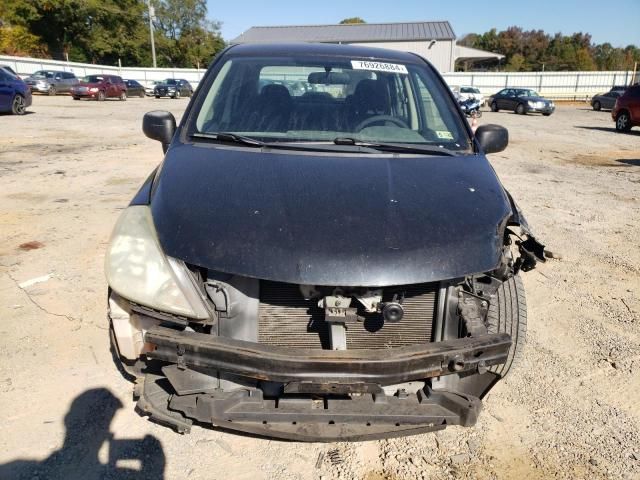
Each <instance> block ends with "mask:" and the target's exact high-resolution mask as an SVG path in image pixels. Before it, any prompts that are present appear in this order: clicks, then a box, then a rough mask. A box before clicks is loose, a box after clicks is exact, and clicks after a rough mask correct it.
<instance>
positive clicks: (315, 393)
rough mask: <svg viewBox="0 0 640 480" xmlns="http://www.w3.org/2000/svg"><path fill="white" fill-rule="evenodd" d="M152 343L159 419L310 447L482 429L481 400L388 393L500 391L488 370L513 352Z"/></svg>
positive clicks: (460, 342)
mask: <svg viewBox="0 0 640 480" xmlns="http://www.w3.org/2000/svg"><path fill="white" fill-rule="evenodd" d="M144 341H145V342H146V343H147V344H151V345H152V350H151V351H149V352H148V353H147V357H148V358H150V359H154V360H157V361H160V362H158V365H160V367H159V368H156V369H155V370H154V371H153V372H152V371H151V370H153V369H150V370H147V372H148V373H147V374H146V375H145V377H144V381H143V382H142V383H141V384H140V388H139V389H138V394H139V395H140V400H139V402H138V408H139V409H140V410H141V411H142V412H144V413H146V414H148V415H150V416H151V417H152V419H154V420H155V421H158V422H160V423H164V424H167V425H170V426H172V427H174V428H175V429H176V430H178V431H180V432H188V431H189V430H190V427H191V424H192V422H193V421H194V420H196V421H201V422H206V423H212V424H214V425H216V426H219V427H223V428H228V429H234V430H240V431H244V432H249V433H253V434H261V435H267V436H272V437H280V438H288V439H294V440H302V441H333V440H337V439H340V440H364V439H372V438H383V437H392V436H401V435H402V436H404V435H410V434H415V433H421V432H425V431H431V430H438V429H442V428H445V426H446V425H463V426H471V425H474V424H475V422H476V420H477V418H478V415H479V413H480V410H481V400H480V398H478V396H476V395H473V394H470V393H465V392H464V391H446V390H437V391H436V390H433V389H432V388H431V386H430V384H429V383H425V384H424V387H422V388H418V389H417V390H415V391H413V392H412V393H407V394H406V395H404V394H403V395H399V394H396V395H388V394H387V393H385V389H384V388H383V387H384V386H385V385H397V384H400V383H402V382H411V381H416V382H420V381H422V382H424V381H425V380H426V379H429V378H433V377H441V376H444V375H450V374H459V375H460V377H467V378H471V377H478V376H480V377H485V376H488V378H489V377H490V378H489V380H487V382H488V383H491V384H492V383H493V382H494V381H495V380H496V379H495V378H494V377H491V375H492V374H491V373H490V372H486V369H487V367H489V366H491V365H496V364H500V363H504V362H505V360H506V358H507V353H508V351H509V348H510V346H511V339H510V337H509V335H506V334H494V335H484V336H481V337H476V338H462V339H456V340H447V341H443V342H435V343H429V344H423V345H416V346H411V347H402V348H394V349H387V350H342V351H330V350H305V349H297V350H296V351H295V352H292V350H291V349H287V348H281V347H273V346H268V345H263V344H257V343H252V342H245V341H240V340H235V339H231V338H224V337H216V336H212V335H206V334H200V333H194V332H184V331H176V330H173V329H169V328H162V327H155V328H153V329H151V330H149V331H148V332H147V333H146V334H145V336H144ZM152 361H153V360H152ZM473 374H480V375H473ZM222 379H227V380H229V379H232V384H233V385H234V386H235V387H233V388H228V386H229V382H228V381H227V383H226V384H225V380H222ZM223 387H224V388H223ZM474 393H475V392H474Z"/></svg>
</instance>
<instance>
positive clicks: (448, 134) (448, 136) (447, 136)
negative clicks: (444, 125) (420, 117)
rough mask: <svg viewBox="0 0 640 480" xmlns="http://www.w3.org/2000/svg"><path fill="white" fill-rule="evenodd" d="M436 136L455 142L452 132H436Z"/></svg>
mask: <svg viewBox="0 0 640 480" xmlns="http://www.w3.org/2000/svg"><path fill="white" fill-rule="evenodd" d="M436 136H437V137H438V138H441V139H443V140H453V135H451V132H447V131H446V130H436Z"/></svg>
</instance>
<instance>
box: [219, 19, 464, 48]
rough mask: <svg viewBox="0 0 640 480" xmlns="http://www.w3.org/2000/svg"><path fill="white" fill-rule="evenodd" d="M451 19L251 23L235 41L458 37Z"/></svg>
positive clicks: (399, 40)
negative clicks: (345, 22) (308, 23)
mask: <svg viewBox="0 0 640 480" xmlns="http://www.w3.org/2000/svg"><path fill="white" fill-rule="evenodd" d="M455 38H456V35H455V33H453V29H452V28H451V25H450V24H449V22H446V21H444V22H407V23H356V24H345V25H291V26H275V27H251V28H250V29H249V30H247V31H246V32H244V33H243V34H242V35H240V36H238V37H236V38H234V39H233V40H232V41H231V43H269V42H327V43H337V42H346V43H349V42H393V41H396V42H401V41H405V42H406V41H415V40H455Z"/></svg>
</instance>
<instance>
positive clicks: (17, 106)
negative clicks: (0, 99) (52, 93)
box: [11, 95, 27, 115]
mask: <svg viewBox="0 0 640 480" xmlns="http://www.w3.org/2000/svg"><path fill="white" fill-rule="evenodd" d="M26 112H27V105H26V102H25V100H24V97H23V96H22V95H16V96H15V97H13V102H11V113H13V114H14V115H24V114H25V113H26Z"/></svg>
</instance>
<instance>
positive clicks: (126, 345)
mask: <svg viewBox="0 0 640 480" xmlns="http://www.w3.org/2000/svg"><path fill="white" fill-rule="evenodd" d="M109 318H110V319H111V325H112V326H113V333H114V336H115V340H116V342H117V344H118V351H119V352H120V355H122V356H123V357H124V358H126V359H128V360H136V359H137V358H138V357H139V356H140V355H141V354H142V353H144V352H145V351H147V350H148V349H150V348H151V347H150V346H149V345H147V344H145V341H144V334H145V332H146V331H147V330H149V329H150V328H152V327H156V326H158V325H160V323H161V321H160V320H156V319H154V318H149V317H146V316H144V315H139V314H137V313H134V312H132V311H131V308H130V302H129V301H127V300H125V299H123V298H122V297H120V296H119V295H118V294H117V293H115V292H113V291H112V292H111V294H110V295H109Z"/></svg>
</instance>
